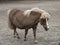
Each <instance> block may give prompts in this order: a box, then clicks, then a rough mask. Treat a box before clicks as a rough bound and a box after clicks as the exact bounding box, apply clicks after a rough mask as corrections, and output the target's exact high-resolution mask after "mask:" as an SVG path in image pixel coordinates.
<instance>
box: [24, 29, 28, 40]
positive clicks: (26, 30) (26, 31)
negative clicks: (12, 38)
mask: <svg viewBox="0 0 60 45" xmlns="http://www.w3.org/2000/svg"><path fill="white" fill-rule="evenodd" d="M27 33H28V29H25V36H24V41H26V36H27Z"/></svg>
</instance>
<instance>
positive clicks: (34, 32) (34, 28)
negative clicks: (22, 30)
mask: <svg viewBox="0 0 60 45" xmlns="http://www.w3.org/2000/svg"><path fill="white" fill-rule="evenodd" d="M33 34H34V43H37V39H36V27H33Z"/></svg>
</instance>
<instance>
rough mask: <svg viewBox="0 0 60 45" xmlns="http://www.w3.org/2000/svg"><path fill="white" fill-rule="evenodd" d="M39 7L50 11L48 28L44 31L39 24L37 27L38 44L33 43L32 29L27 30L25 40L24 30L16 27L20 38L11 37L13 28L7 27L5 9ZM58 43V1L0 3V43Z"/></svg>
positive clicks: (11, 44) (59, 27)
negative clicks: (25, 38)
mask: <svg viewBox="0 0 60 45" xmlns="http://www.w3.org/2000/svg"><path fill="white" fill-rule="evenodd" d="M32 7H39V8H41V9H44V10H46V11H47V12H49V13H50V15H51V18H50V20H49V26H50V29H49V30H48V31H45V30H44V29H43V27H42V26H41V25H39V24H38V27H37V32H36V33H37V40H38V44H34V41H33V39H34V38H33V32H32V29H30V30H29V32H28V35H27V41H24V30H21V29H17V32H18V33H19V36H20V38H21V39H17V38H13V30H11V29H9V27H8V23H7V22H8V15H7V10H8V9H12V8H18V9H21V10H26V9H30V8H32ZM59 43H60V1H45V2H44V1H37V2H36V1H32V2H29V1H27V2H26V1H25V2H11V3H0V45H59Z"/></svg>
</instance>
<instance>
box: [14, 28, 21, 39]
mask: <svg viewBox="0 0 60 45" xmlns="http://www.w3.org/2000/svg"><path fill="white" fill-rule="evenodd" d="M16 36H17V38H18V39H20V37H19V35H18V33H17V31H16V28H14V37H16Z"/></svg>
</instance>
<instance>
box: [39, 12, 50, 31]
mask: <svg viewBox="0 0 60 45" xmlns="http://www.w3.org/2000/svg"><path fill="white" fill-rule="evenodd" d="M49 18H50V15H49V14H48V13H47V12H44V13H42V14H41V17H40V24H41V25H42V26H43V28H44V29H45V30H46V31H48V29H49V24H48V20H49Z"/></svg>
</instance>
